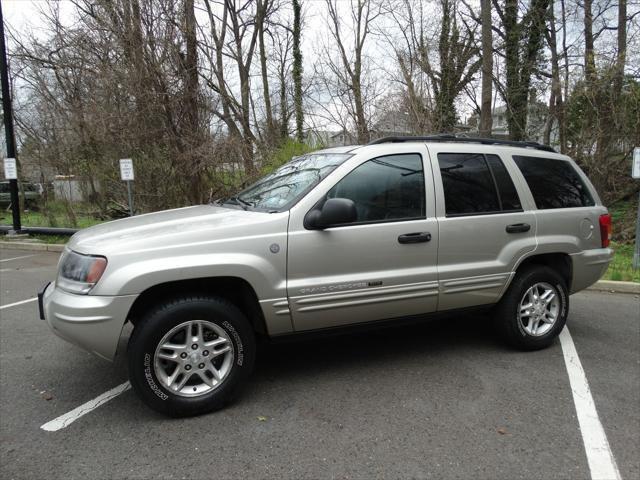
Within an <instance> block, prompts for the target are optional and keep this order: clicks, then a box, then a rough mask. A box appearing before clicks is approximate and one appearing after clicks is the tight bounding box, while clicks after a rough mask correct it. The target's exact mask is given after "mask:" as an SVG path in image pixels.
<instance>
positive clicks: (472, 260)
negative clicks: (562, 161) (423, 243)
mask: <svg viewBox="0 0 640 480" xmlns="http://www.w3.org/2000/svg"><path fill="white" fill-rule="evenodd" d="M429 153H430V157H431V162H432V167H433V172H434V179H435V188H436V198H437V217H438V223H439V230H440V239H439V251H438V276H439V283H440V294H439V302H438V310H448V309H453V308H462V307H470V306H476V305H484V304H490V303H494V302H496V301H497V300H498V299H499V298H500V295H501V293H502V291H503V290H504V288H505V287H506V285H507V284H508V282H509V280H510V277H511V275H512V272H513V269H514V266H515V264H516V263H517V261H518V260H519V259H520V258H522V257H523V256H524V255H525V254H526V253H527V252H531V251H533V250H534V249H535V246H536V238H535V235H536V217H535V215H534V214H533V213H532V212H531V211H530V209H527V208H525V206H524V205H523V202H522V200H521V198H523V197H524V196H525V195H524V193H525V192H524V191H523V186H522V185H521V184H519V183H518V184H517V185H516V183H514V181H513V180H512V177H513V175H512V172H514V171H515V169H516V167H515V165H513V163H512V160H511V158H510V155H508V151H507V150H506V149H504V150H503V149H502V148H488V147H486V146H481V145H477V146H476V145H474V146H473V147H472V146H469V145H457V144H435V145H429ZM519 189H520V191H519ZM528 198H529V197H527V199H528Z"/></svg>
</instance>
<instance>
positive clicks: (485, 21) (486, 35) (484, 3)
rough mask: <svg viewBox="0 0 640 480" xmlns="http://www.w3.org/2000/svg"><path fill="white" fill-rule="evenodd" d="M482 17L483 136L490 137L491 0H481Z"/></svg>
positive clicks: (481, 109) (481, 104) (491, 75)
mask: <svg viewBox="0 0 640 480" xmlns="http://www.w3.org/2000/svg"><path fill="white" fill-rule="evenodd" d="M480 9H481V12H480V14H481V19H482V95H481V101H480V125H479V126H478V131H479V132H480V136H481V137H490V136H491V128H492V125H493V119H492V117H491V98H492V91H491V90H492V87H493V37H492V35H491V0H481V1H480Z"/></svg>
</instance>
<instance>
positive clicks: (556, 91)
mask: <svg viewBox="0 0 640 480" xmlns="http://www.w3.org/2000/svg"><path fill="white" fill-rule="evenodd" d="M548 43H549V50H551V96H550V101H549V116H550V119H551V122H550V123H549V125H548V126H547V130H546V131H545V139H544V140H545V143H546V144H547V145H548V144H550V143H551V142H550V140H551V138H550V137H551V131H552V129H553V119H554V118H555V120H556V122H557V123H558V143H559V144H560V152H561V153H565V152H566V132H565V131H566V126H565V122H564V101H563V98H562V84H561V82H560V60H559V58H558V44H557V38H556V16H555V11H554V5H553V3H552V4H551V5H550V6H549V29H548Z"/></svg>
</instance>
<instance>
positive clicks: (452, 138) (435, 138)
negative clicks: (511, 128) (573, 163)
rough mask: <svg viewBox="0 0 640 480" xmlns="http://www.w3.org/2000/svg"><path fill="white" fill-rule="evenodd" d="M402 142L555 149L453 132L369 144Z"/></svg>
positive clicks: (384, 140) (401, 137)
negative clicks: (479, 144)
mask: <svg viewBox="0 0 640 480" xmlns="http://www.w3.org/2000/svg"><path fill="white" fill-rule="evenodd" d="M401 142H452V143H455V142H461V143H481V144H482V145H506V146H509V147H521V148H535V149H536V150H543V151H545V152H554V153H555V149H554V148H553V147H550V146H549V145H543V144H541V143H538V142H516V141H515V140H499V139H497V138H479V137H464V136H460V135H455V134H452V133H442V134H438V135H427V136H415V137H411V136H406V137H404V136H398V137H383V138H378V139H376V140H373V141H371V142H369V143H367V145H378V144H380V143H401Z"/></svg>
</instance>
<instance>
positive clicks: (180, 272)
mask: <svg viewBox="0 0 640 480" xmlns="http://www.w3.org/2000/svg"><path fill="white" fill-rule="evenodd" d="M285 258H286V257H285V255H284V254H283V253H282V252H280V254H279V255H275V254H274V255H273V256H272V257H271V258H269V257H266V256H265V257H263V256H259V255H254V254H248V253H194V254H191V255H176V256H161V257H158V258H152V259H146V260H139V261H136V260H135V259H133V258H129V259H127V258H118V259H116V260H114V261H112V260H111V259H110V260H109V262H110V263H109V266H108V268H107V271H105V275H104V276H103V278H102V279H101V280H100V282H98V284H97V285H96V287H95V288H94V289H93V290H92V291H91V295H136V294H140V293H142V292H143V291H145V290H147V289H148V288H151V287H153V286H155V285H158V284H161V283H167V282H173V281H180V280H192V279H196V278H206V277H225V276H229V277H238V278H241V279H243V280H245V281H246V282H248V283H249V284H250V285H251V286H252V287H253V288H254V290H255V292H256V295H257V296H258V298H259V299H270V298H282V297H286V261H285Z"/></svg>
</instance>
